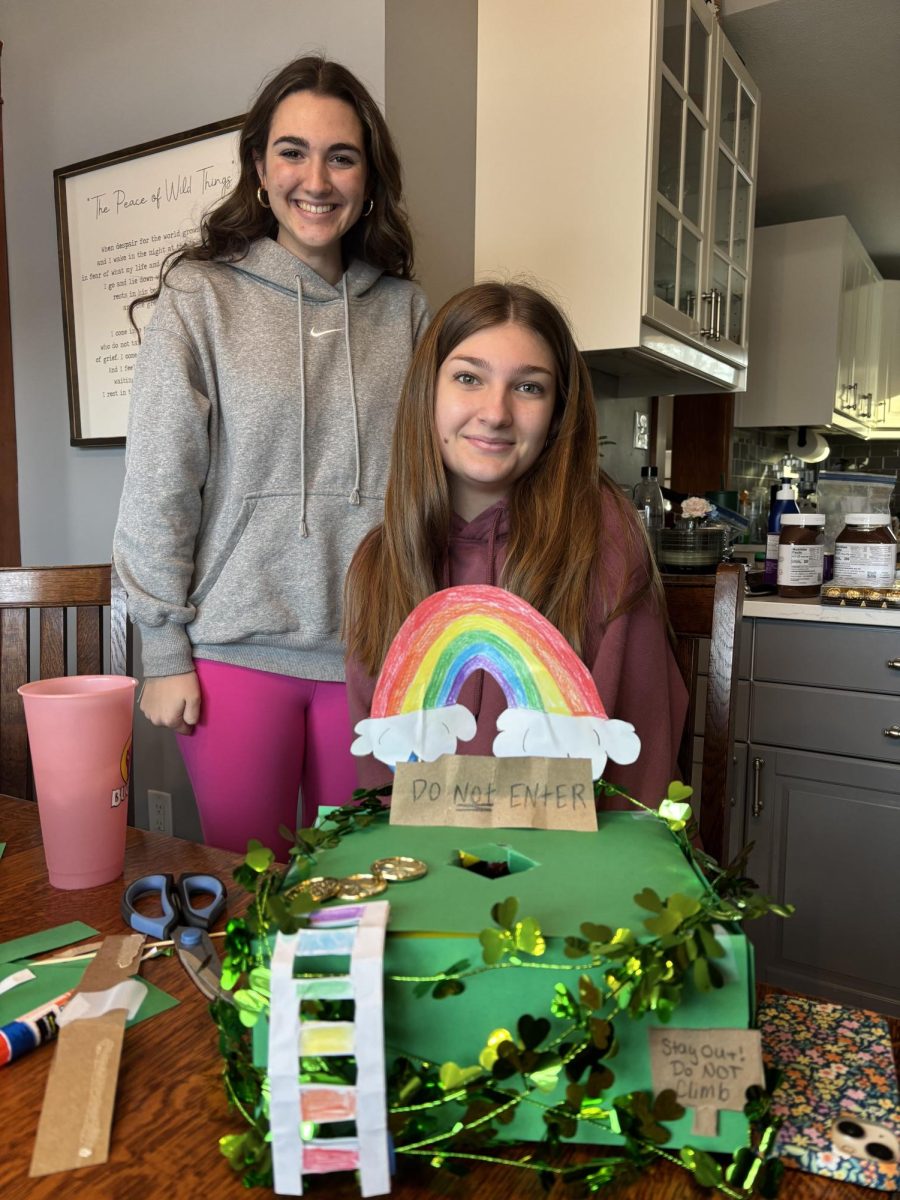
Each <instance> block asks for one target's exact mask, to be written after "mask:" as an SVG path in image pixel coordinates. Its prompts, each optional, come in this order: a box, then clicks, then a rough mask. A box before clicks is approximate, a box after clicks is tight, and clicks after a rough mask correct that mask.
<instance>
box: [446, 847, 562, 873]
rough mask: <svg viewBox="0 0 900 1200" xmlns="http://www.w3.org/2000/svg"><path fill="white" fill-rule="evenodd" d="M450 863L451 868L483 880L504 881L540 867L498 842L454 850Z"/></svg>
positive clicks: (520, 853)
mask: <svg viewBox="0 0 900 1200" xmlns="http://www.w3.org/2000/svg"><path fill="white" fill-rule="evenodd" d="M450 862H451V865H452V866H454V867H461V868H462V869H463V870H464V871H470V872H471V873H472V874H473V875H480V876H481V877H482V878H484V879H505V878H506V877H507V876H508V875H518V874H520V873H521V872H522V871H530V870H531V868H532V867H539V866H540V865H541V864H540V863H538V862H535V861H534V859H533V858H529V857H528V855H527V854H523V853H522V852H521V851H520V850H516V849H514V847H512V846H508V845H505V844H503V843H498V842H490V843H487V844H485V845H481V846H467V847H465V848H464V849H458V850H454V852H453V857H452V858H451V860H450Z"/></svg>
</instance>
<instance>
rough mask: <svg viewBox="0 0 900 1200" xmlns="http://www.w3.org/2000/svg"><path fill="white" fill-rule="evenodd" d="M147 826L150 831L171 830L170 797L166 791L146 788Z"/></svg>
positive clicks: (166, 831) (167, 831)
mask: <svg viewBox="0 0 900 1200" xmlns="http://www.w3.org/2000/svg"><path fill="white" fill-rule="evenodd" d="M147 828H148V829H149V830H150V831H151V833H168V834H171V832H172V797H171V795H170V794H169V793H168V792H155V791H153V790H152V789H151V788H148V789H147Z"/></svg>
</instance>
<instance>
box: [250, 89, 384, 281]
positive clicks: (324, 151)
mask: <svg viewBox="0 0 900 1200" xmlns="http://www.w3.org/2000/svg"><path fill="white" fill-rule="evenodd" d="M256 170H257V173H258V174H259V181H260V184H261V185H262V187H263V188H264V189H265V190H266V191H267V192H268V197H269V203H270V204H271V206H272V214H273V216H274V217H275V219H276V221H277V222H278V239H277V240H278V242H279V243H280V245H282V246H284V247H285V249H286V250H290V252H291V253H292V254H295V255H296V256H297V258H300V259H302V260H303V262H305V263H306V264H307V266H310V267H312V269H313V270H314V271H316V272H317V273H318V274H319V275H321V276H322V278H323V279H327V280H328V282H329V283H332V284H336V283H337V282H338V280H339V279H340V278H341V275H342V273H343V261H342V258H341V238H342V237H343V236H344V234H345V233H346V232H347V231H348V230H349V229H350V228H351V227H352V226H353V225H354V224H355V223H356V221H357V220H358V219H359V216H360V214H361V212H362V209H363V204H364V203H365V199H366V180H367V169H366V155H365V142H364V138H363V128H362V124H361V123H360V120H359V117H358V116H357V115H356V113H355V112H354V110H353V108H352V107H351V106H350V105H349V104H347V103H346V102H345V101H343V100H338V99H336V98H335V97H333V96H319V95H317V94H316V93H315V92H310V91H303V92H292V93H291V94H290V95H289V96H285V98H284V99H283V100H282V101H281V103H280V104H279V105H278V107H277V108H276V109H275V112H274V113H273V115H272V123H271V126H270V128H269V140H268V143H267V145H266V153H265V158H263V159H258V160H257V162H256Z"/></svg>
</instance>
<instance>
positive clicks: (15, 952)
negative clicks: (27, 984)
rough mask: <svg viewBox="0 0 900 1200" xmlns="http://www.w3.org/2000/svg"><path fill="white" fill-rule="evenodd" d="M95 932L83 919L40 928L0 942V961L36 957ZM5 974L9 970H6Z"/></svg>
mask: <svg viewBox="0 0 900 1200" xmlns="http://www.w3.org/2000/svg"><path fill="white" fill-rule="evenodd" d="M96 933H97V930H96V929H94V928H93V927H92V926H90V925H85V923H84V921H69V922H68V924H66V925H55V926H53V928H52V929H42V930H41V931H40V933H30V934H28V936H27V937H19V938H13V939H12V941H10V942H0V963H10V962H17V961H18V960H19V959H26V958H37V957H38V955H39V954H48V953H49V952H50V951H51V950H58V949H59V948H60V946H70V945H71V944H72V943H73V942H83V941H84V939H85V938H89V937H93V936H94V935H96ZM6 974H7V975H8V974H10V972H9V971H7V972H6ZM0 978H2V976H0Z"/></svg>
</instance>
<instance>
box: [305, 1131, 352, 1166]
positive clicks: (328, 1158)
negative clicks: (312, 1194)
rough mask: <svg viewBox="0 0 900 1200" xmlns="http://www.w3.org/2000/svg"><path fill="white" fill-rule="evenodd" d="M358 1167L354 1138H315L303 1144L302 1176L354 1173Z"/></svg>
mask: <svg viewBox="0 0 900 1200" xmlns="http://www.w3.org/2000/svg"><path fill="white" fill-rule="evenodd" d="M358 1166H359V1144H358V1143H357V1140H356V1138H316V1139H315V1140H314V1141H311V1142H304V1143H303V1174H304V1175H327V1174H330V1173H331V1172H332V1171H355V1170H356V1168H357V1167H358Z"/></svg>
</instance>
